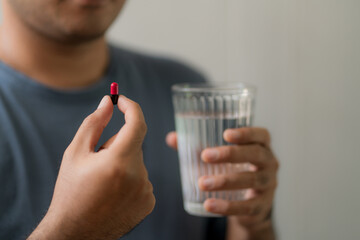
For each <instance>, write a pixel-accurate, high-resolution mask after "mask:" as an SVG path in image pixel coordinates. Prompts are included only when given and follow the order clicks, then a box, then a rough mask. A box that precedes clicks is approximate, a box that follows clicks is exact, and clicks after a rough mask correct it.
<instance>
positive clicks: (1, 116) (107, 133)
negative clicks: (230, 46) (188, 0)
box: [0, 46, 225, 240]
mask: <svg viewBox="0 0 360 240" xmlns="http://www.w3.org/2000/svg"><path fill="white" fill-rule="evenodd" d="M109 49H110V64H109V66H108V69H107V71H106V73H105V75H104V77H103V78H102V79H99V81H98V82H97V83H96V84H94V85H93V86H91V87H88V88H83V89H74V90H67V91H61V90H56V89H51V88H48V87H46V86H44V85H42V84H39V83H38V82H36V81H34V80H33V79H31V78H29V77H27V76H25V75H23V74H22V73H20V72H17V71H16V70H14V69H12V68H11V67H9V66H7V65H5V64H4V63H2V62H0V239H8V240H11V239H24V238H25V237H26V236H27V235H28V234H29V233H31V232H32V231H33V229H34V228H35V227H36V226H37V224H38V223H39V222H40V220H41V219H42V217H43V216H44V214H45V213H46V210H47V208H48V206H49V204H50V201H51V197H52V193H53V189H54V184H55V181H56V178H57V174H58V170H59V166H60V163H61V159H62V155H63V152H64V150H65V149H66V147H67V146H68V145H69V143H70V142H71V140H72V138H73V137H74V135H75V133H76V131H77V129H78V127H79V126H80V124H81V122H82V121H83V119H84V118H85V117H86V116H87V115H89V114H90V113H91V112H93V111H94V110H95V109H96V107H97V105H98V103H99V101H100V100H101V98H102V97H103V96H104V95H106V94H109V86H110V84H111V82H118V84H119V92H120V94H124V95H126V96H127V97H129V98H131V99H133V100H134V101H136V102H138V103H139V104H140V105H141V107H142V109H143V112H144V115H145V119H146V122H147V125H148V133H147V136H146V138H145V141H144V145H143V149H144V162H145V165H146V167H147V169H148V172H149V177H150V180H151V182H152V183H153V186H154V194H155V196H156V200H157V202H156V207H155V209H154V211H153V213H151V215H149V216H148V217H147V218H146V219H145V220H144V221H143V222H142V223H141V224H140V225H139V226H137V227H136V228H135V229H134V230H133V231H131V232H130V233H129V234H127V235H126V236H125V237H124V238H123V239H129V240H131V239H137V240H141V239H146V240H152V239H154V240H155V239H156V240H177V239H179V240H180V239H181V240H191V239H194V240H195V239H223V234H224V222H225V221H224V219H207V218H200V217H194V216H190V215H188V214H187V213H185V211H184V210H183V206H182V196H181V187H180V176H179V170H178V168H179V166H178V160H177V156H176V152H175V151H173V150H172V149H170V148H169V147H167V146H166V144H165V140H164V139H165V136H166V134H167V133H168V132H169V131H171V130H174V119H173V109H172V104H171V91H170V87H171V85H172V84H175V83H178V82H201V81H204V79H203V77H202V76H201V75H200V74H198V73H196V72H195V71H193V70H191V69H190V68H188V67H186V66H184V65H182V64H179V63H177V62H174V61H171V60H168V59H164V58H159V57H151V56H147V55H142V54H138V53H135V52H131V51H128V50H124V49H120V48H116V47H113V46H110V47H109ZM44 67H46V66H44ZM123 123H124V120H123V115H122V114H121V113H119V111H118V110H115V111H114V115H113V118H112V120H111V121H110V123H109V125H108V126H107V128H106V129H105V130H104V133H103V135H102V137H101V140H100V143H99V144H102V143H104V142H105V141H106V139H108V138H110V137H111V136H112V135H113V134H114V133H116V132H117V131H118V129H120V127H121V126H122V125H123Z"/></svg>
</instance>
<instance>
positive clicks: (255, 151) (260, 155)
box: [253, 144, 266, 161]
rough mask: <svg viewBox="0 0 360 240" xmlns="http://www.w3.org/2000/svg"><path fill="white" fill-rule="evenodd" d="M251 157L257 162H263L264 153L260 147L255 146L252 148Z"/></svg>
mask: <svg viewBox="0 0 360 240" xmlns="http://www.w3.org/2000/svg"><path fill="white" fill-rule="evenodd" d="M253 156H254V158H255V159H256V160H258V161H264V159H265V158H266V157H265V151H264V149H263V147H262V146H260V145H259V144H255V145H254V147H253Z"/></svg>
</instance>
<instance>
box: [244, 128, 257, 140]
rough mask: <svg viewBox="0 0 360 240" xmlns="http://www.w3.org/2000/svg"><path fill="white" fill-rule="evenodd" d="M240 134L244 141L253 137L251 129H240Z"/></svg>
mask: <svg viewBox="0 0 360 240" xmlns="http://www.w3.org/2000/svg"><path fill="white" fill-rule="evenodd" d="M241 134H242V136H243V138H244V139H246V141H248V140H249V139H251V138H252V136H253V135H254V133H253V130H252V129H251V127H244V128H242V133H241Z"/></svg>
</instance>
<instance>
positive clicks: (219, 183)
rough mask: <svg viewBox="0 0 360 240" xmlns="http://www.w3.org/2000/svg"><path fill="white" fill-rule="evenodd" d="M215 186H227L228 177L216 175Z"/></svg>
mask: <svg viewBox="0 0 360 240" xmlns="http://www.w3.org/2000/svg"><path fill="white" fill-rule="evenodd" d="M216 181H217V184H216V185H217V187H218V188H224V187H227V186H228V185H229V182H230V181H229V177H227V176H218V178H217V180H216Z"/></svg>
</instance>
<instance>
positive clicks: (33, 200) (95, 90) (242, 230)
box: [0, 0, 278, 240]
mask: <svg viewBox="0 0 360 240" xmlns="http://www.w3.org/2000/svg"><path fill="white" fill-rule="evenodd" d="M124 2H125V0H4V1H3V24H2V26H1V32H0V59H1V63H0V182H1V195H0V239H23V238H26V236H29V237H28V238H29V239H116V238H119V237H122V236H123V239H174V240H176V239H224V238H225V228H226V239H228V240H231V239H274V231H273V228H272V222H271V214H270V212H271V207H272V203H273V197H274V191H275V188H276V172H277V168H278V163H277V160H276V159H275V157H274V156H273V154H272V152H271V149H270V137H269V134H268V132H267V131H266V130H265V129H261V128H243V129H231V130H227V131H226V132H225V133H224V138H225V140H226V141H228V142H230V143H233V145H231V146H226V147H219V148H213V149H206V150H204V152H203V153H202V158H203V160H204V161H207V162H212V164H216V163H220V162H250V163H252V164H253V165H255V166H256V169H255V171H254V172H248V173H242V174H237V175H226V176H225V175H223V176H207V177H206V178H205V177H204V178H202V179H201V180H200V182H199V184H200V187H201V188H202V189H204V190H208V191H213V190H226V189H246V188H250V189H251V193H252V194H251V195H252V196H251V198H250V199H249V200H246V201H241V202H227V201H221V200H216V199H208V200H207V201H206V202H205V203H204V206H205V208H206V209H207V210H208V211H210V212H213V213H218V214H222V215H224V216H227V218H214V219H206V218H200V217H193V216H190V215H187V214H186V213H185V212H184V211H183V209H182V202H181V189H180V183H179V174H178V165H177V162H176V161H174V158H175V155H176V153H175V152H173V151H172V150H170V149H169V148H167V147H166V146H165V143H164V141H163V139H164V137H165V136H166V135H167V133H168V132H169V131H171V130H172V129H173V128H174V126H173V120H172V114H173V112H172V106H171V102H170V99H171V98H170V86H171V85H172V84H175V83H178V82H185V81H186V82H201V81H204V80H203V78H202V77H201V75H199V74H197V73H196V72H194V71H193V70H191V69H189V68H187V67H185V66H183V65H181V64H179V63H176V62H174V61H171V60H167V59H162V58H157V57H151V56H146V55H142V54H138V53H135V52H131V51H127V50H124V49H120V48H116V47H113V46H109V45H108V44H107V43H106V41H105V37H104V34H105V32H106V30H107V29H108V27H109V26H110V24H111V23H112V22H113V21H114V19H115V18H116V16H117V15H118V13H119V12H120V10H121V9H122V7H123V5H124ZM112 81H116V82H118V83H119V88H120V92H121V93H123V94H125V95H127V96H128V97H129V98H130V99H134V100H135V101H136V102H138V103H139V104H140V106H141V108H140V107H139V105H138V104H137V103H135V102H134V101H132V100H130V99H129V98H126V97H124V96H120V98H119V101H118V103H117V108H119V110H120V111H121V112H123V113H124V118H125V123H124V120H123V117H122V116H121V115H120V112H119V111H117V110H115V111H114V113H113V109H114V108H113V105H112V103H111V100H110V98H109V97H106V96H105V97H103V96H104V95H105V94H107V93H108V89H109V86H110V83H111V82H112ZM102 97H103V98H102ZM101 98H102V100H101V103H100V104H99V105H98V101H99V100H100V99H101ZM97 105H98V106H97ZM95 109H96V110H95ZM141 109H142V110H143V111H144V112H142V110H141ZM94 110H95V111H94ZM113 114H114V115H113ZM87 115H88V117H86V119H85V120H84V121H83V119H84V118H85V116H87ZM112 115H113V116H112ZM144 116H145V119H146V123H145V120H144ZM119 129H120V130H119ZM146 132H147V135H146V137H145V133H146ZM144 137H145V138H144ZM166 141H167V144H168V145H169V146H171V147H172V148H176V133H174V132H171V133H169V134H168V135H167V138H166ZM60 164H61V167H60ZM145 166H146V168H145ZM59 167H60V170H59ZM146 169H147V170H146ZM147 171H148V172H147ZM148 176H149V177H148ZM149 179H150V180H151V183H150V180H149ZM205 179H207V180H206V181H205ZM55 181H56V186H55ZM54 187H55V188H54ZM153 187H154V190H153ZM153 191H154V195H155V196H156V206H155V208H154V205H155V198H154V195H153ZM150 212H152V213H151V214H150ZM148 214H150V215H149V216H148V217H147V218H145V217H146V216H147V215H148ZM144 218H145V220H144V221H142V220H143V219H144ZM225 220H226V221H225ZM141 221H142V222H141ZM140 222H141V224H139V226H137V227H136V228H135V229H134V230H133V231H131V232H130V233H129V234H126V233H127V232H129V231H130V230H131V229H133V228H134V227H135V226H136V225H137V224H138V223H140ZM225 224H226V226H225ZM125 234H126V235H125Z"/></svg>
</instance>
